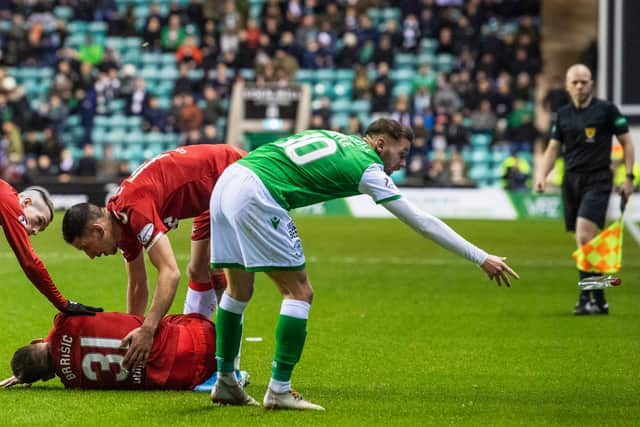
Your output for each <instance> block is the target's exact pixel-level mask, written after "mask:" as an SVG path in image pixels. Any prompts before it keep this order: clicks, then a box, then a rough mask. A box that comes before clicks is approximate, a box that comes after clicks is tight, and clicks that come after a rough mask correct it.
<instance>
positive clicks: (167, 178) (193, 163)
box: [107, 145, 243, 261]
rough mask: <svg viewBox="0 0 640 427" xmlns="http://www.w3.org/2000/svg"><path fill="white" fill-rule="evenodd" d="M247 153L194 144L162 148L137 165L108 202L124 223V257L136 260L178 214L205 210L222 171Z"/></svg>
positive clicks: (175, 221)
mask: <svg viewBox="0 0 640 427" xmlns="http://www.w3.org/2000/svg"><path fill="white" fill-rule="evenodd" d="M242 156H243V152H242V151H241V150H238V149H236V148H233V147H231V146H228V145H192V146H185V147H180V148H177V149H175V150H171V151H167V152H165V153H162V154H160V155H159V156H157V157H154V158H153V159H151V160H148V161H147V162H145V163H143V164H142V165H141V166H140V167H139V168H138V169H136V170H135V171H134V172H133V173H132V174H131V176H130V177H129V178H127V179H125V180H124V181H123V182H122V184H121V185H120V188H119V189H118V191H117V192H116V194H115V195H114V196H113V197H111V198H110V199H109V201H108V202H107V209H108V210H109V211H110V212H111V213H112V215H114V216H115V218H116V219H117V220H118V221H119V222H120V223H121V224H122V229H123V233H122V238H121V239H120V241H119V242H118V247H119V248H120V250H121V251H122V254H123V255H124V257H125V259H126V260H127V261H133V260H134V259H135V258H136V257H137V256H138V255H139V254H140V251H141V250H142V247H143V246H144V247H145V248H146V249H147V250H148V249H150V248H151V247H152V246H153V244H154V243H155V241H156V240H157V239H158V238H159V237H160V236H161V235H162V234H165V233H166V232H167V231H169V230H171V229H174V228H176V227H177V226H178V220H180V219H184V218H193V217H197V216H199V215H201V214H206V213H207V210H208V209H209V199H210V197H211V192H212V191H213V186H214V185H215V183H216V181H217V180H218V177H219V176H220V175H221V174H222V171H224V169H225V168H226V167H227V166H229V165H230V164H232V163H233V162H235V161H236V160H238V159H240V158H241V157H242ZM206 237H207V238H208V236H206Z"/></svg>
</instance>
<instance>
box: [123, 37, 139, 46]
mask: <svg viewBox="0 0 640 427" xmlns="http://www.w3.org/2000/svg"><path fill="white" fill-rule="evenodd" d="M124 45H125V46H127V47H128V48H133V49H135V48H137V49H140V47H141V46H142V38H141V37H125V38H124Z"/></svg>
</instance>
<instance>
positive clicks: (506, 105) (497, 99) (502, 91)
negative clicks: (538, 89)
mask: <svg viewBox="0 0 640 427" xmlns="http://www.w3.org/2000/svg"><path fill="white" fill-rule="evenodd" d="M497 83H498V90H497V91H496V93H495V94H494V95H493V98H492V101H493V102H492V106H493V108H494V111H495V113H496V116H497V117H498V118H502V117H507V116H508V115H509V113H511V110H512V109H513V101H514V97H513V94H512V93H511V76H510V75H509V74H506V73H500V77H499V78H498V80H497Z"/></svg>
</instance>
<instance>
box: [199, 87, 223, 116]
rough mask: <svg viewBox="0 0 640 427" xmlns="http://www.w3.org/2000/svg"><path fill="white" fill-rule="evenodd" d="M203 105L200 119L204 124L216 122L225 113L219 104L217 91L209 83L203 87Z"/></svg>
mask: <svg viewBox="0 0 640 427" xmlns="http://www.w3.org/2000/svg"><path fill="white" fill-rule="evenodd" d="M203 95H204V107H202V119H203V122H204V124H216V123H217V122H218V119H219V118H220V117H223V116H224V114H225V111H224V108H222V105H221V104H220V98H219V97H218V92H216V90H215V89H214V88H213V86H211V85H207V86H205V87H204V93H203Z"/></svg>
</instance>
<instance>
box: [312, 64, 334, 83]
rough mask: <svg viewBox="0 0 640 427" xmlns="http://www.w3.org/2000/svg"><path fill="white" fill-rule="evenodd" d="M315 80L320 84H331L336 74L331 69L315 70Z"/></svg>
mask: <svg viewBox="0 0 640 427" xmlns="http://www.w3.org/2000/svg"><path fill="white" fill-rule="evenodd" d="M315 79H316V81H317V82H320V83H327V84H331V82H332V81H333V80H335V79H336V72H335V71H334V70H332V69H331V68H322V69H319V70H315Z"/></svg>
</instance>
